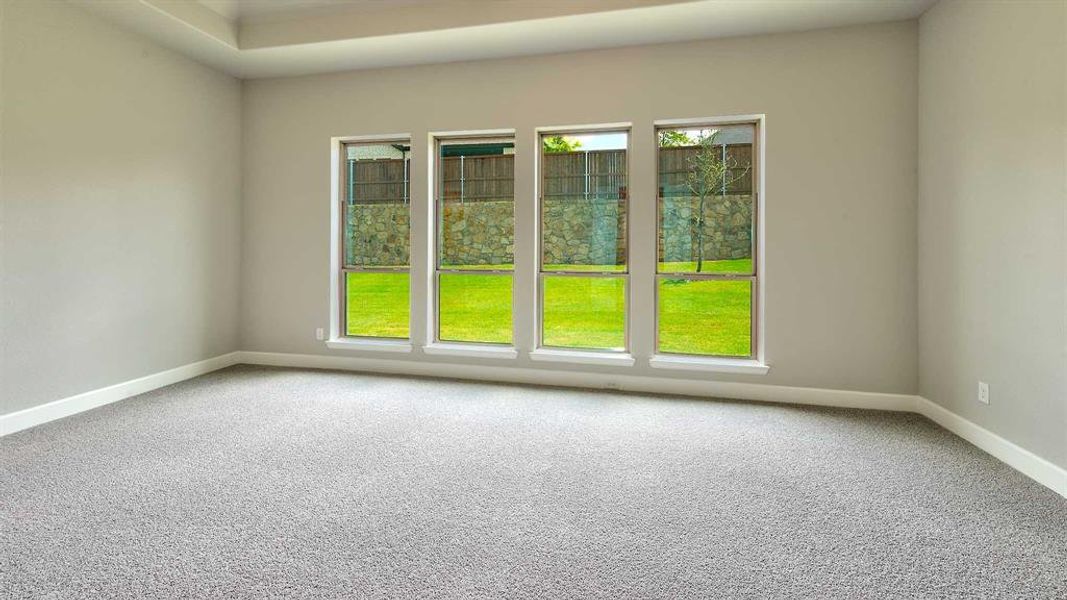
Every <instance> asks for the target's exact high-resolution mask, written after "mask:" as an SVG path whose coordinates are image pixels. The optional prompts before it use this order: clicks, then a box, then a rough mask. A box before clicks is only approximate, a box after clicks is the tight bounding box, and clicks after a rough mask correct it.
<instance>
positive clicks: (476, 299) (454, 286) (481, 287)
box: [438, 273, 511, 344]
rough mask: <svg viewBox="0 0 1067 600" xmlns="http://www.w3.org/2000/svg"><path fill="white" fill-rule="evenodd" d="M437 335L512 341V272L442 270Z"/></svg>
mask: <svg viewBox="0 0 1067 600" xmlns="http://www.w3.org/2000/svg"><path fill="white" fill-rule="evenodd" d="M440 286H441V287H440V290H439V292H438V305H439V306H440V319H439V328H440V329H439V334H438V338H439V339H440V340H441V341H443V342H489V343H499V344H510V343H511V275H488V274H485V275H462V274H454V273H441V275H440Z"/></svg>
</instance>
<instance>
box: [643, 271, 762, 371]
mask: <svg viewBox="0 0 1067 600" xmlns="http://www.w3.org/2000/svg"><path fill="white" fill-rule="evenodd" d="M751 319H752V284H751V282H749V281H747V280H746V281H721V280H706V279H699V280H689V279H666V278H662V279H660V280H659V348H658V351H659V352H672V353H678V354H708V355H714V356H746V357H747V356H750V355H751V354H752V339H751V338H752V329H751V325H750V324H751Z"/></svg>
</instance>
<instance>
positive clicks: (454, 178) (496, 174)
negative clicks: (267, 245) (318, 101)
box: [347, 144, 753, 204]
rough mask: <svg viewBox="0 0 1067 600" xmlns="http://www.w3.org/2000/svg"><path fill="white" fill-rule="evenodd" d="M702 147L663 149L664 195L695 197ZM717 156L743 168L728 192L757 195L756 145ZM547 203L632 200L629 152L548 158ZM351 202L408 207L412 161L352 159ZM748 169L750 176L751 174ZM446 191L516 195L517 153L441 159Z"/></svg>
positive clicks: (458, 195) (476, 196) (452, 198)
mask: <svg viewBox="0 0 1067 600" xmlns="http://www.w3.org/2000/svg"><path fill="white" fill-rule="evenodd" d="M700 151H701V148H700V146H678V147H668V148H660V152H659V173H660V180H659V193H660V196H690V195H692V193H691V192H690V191H689V189H688V185H687V177H688V175H687V173H688V171H689V165H690V160H691V159H692V157H693V156H694V155H695V154H696V153H698V152H700ZM713 151H714V152H716V153H717V154H720V155H721V156H722V157H723V158H725V159H726V160H729V161H731V162H735V161H736V164H737V165H738V166H737V167H736V168H733V169H731V170H730V174H729V177H728V178H729V179H731V180H733V179H736V181H733V183H731V184H730V185H729V186H728V187H727V188H726V189H724V190H721V192H720V193H722V194H749V193H751V192H752V179H753V174H752V169H751V165H752V145H751V144H730V145H726V146H721V145H720V146H714V150H713ZM541 168H542V170H543V173H542V177H543V179H542V181H543V186H544V187H543V190H542V193H543V195H544V197H545V198H546V199H557V200H568V199H570V200H596V199H609V200H610V199H618V200H625V199H626V197H627V187H626V186H627V182H626V179H627V174H626V151H625V150H590V151H577V152H554V153H551V154H545V155H544V157H543V160H542V162H541ZM347 169H348V171H347V175H348V179H347V181H348V188H349V189H348V202H349V204H394V203H404V204H406V203H407V202H408V200H409V199H410V197H411V193H410V173H411V159H392V158H387V159H374V160H349V161H348V164H347ZM746 170H747V176H742V175H745V172H746ZM441 187H442V195H443V197H444V201H445V202H446V203H465V202H491V201H495V200H510V199H512V198H514V197H515V155H514V154H496V155H490V156H449V157H445V158H442V159H441Z"/></svg>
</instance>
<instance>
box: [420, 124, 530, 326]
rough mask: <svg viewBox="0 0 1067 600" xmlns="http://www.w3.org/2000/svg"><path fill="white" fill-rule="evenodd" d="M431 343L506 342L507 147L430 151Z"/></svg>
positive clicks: (510, 147) (500, 141)
mask: <svg viewBox="0 0 1067 600" xmlns="http://www.w3.org/2000/svg"><path fill="white" fill-rule="evenodd" d="M436 172H437V185H436V186H435V188H436V196H437V198H436V202H437V205H436V215H437V219H436V220H437V223H436V240H437V274H436V278H437V336H436V337H437V340H438V341H442V342H482V343H494V344H510V343H511V342H512V308H511V306H512V303H511V298H512V272H513V270H514V262H515V140H514V139H513V138H510V137H508V138H474V139H462V140H447V139H446V140H439V141H438V144H437V169H436Z"/></svg>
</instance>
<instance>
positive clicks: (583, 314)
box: [542, 276, 626, 350]
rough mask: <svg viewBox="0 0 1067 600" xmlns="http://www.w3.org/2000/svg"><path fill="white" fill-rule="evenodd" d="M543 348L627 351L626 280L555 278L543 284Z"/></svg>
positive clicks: (548, 278)
mask: <svg viewBox="0 0 1067 600" xmlns="http://www.w3.org/2000/svg"><path fill="white" fill-rule="evenodd" d="M543 288H544V289H543V294H544V296H543V299H544V300H543V303H542V304H543V313H542V315H543V321H544V323H543V329H542V332H543V335H542V345H544V346H557V347H564V348H598V349H610V350H625V349H626V280H625V279H624V278H622V277H560V276H556V277H551V276H546V277H545V278H544V281H543Z"/></svg>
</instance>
